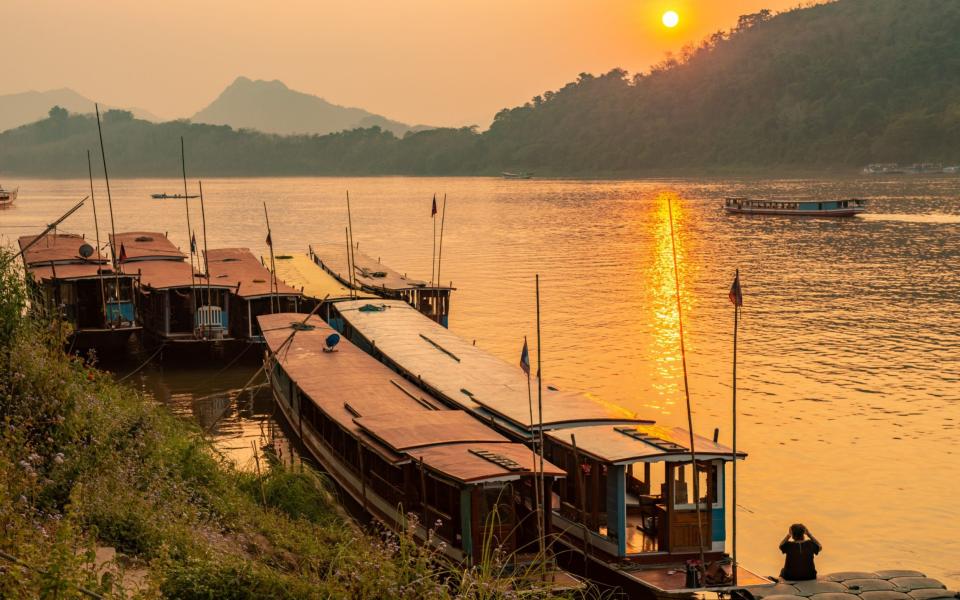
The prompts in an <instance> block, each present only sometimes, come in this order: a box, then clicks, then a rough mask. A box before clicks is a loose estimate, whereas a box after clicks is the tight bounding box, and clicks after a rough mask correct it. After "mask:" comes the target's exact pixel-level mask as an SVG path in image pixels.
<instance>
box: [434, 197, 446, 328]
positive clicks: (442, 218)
mask: <svg viewBox="0 0 960 600" xmlns="http://www.w3.org/2000/svg"><path fill="white" fill-rule="evenodd" d="M446 221H447V195H446V194H444V195H443V212H442V214H441V215H440V249H439V251H438V252H437V287H438V288H439V287H440V285H441V284H440V263H441V261H442V260H443V226H444V224H445V223H446ZM439 293H440V292H439V290H437V291H434V294H439ZM434 299H435V300H436V302H437V307H436V309H437V322H438V323H439V322H440V304H441V303H440V298H439V296H437V295H435V296H434Z"/></svg>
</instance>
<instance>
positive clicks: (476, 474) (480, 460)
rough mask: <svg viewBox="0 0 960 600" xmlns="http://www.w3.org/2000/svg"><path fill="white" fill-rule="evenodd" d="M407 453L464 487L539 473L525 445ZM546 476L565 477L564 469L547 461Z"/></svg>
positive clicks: (432, 448) (456, 447)
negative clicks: (461, 483) (465, 485)
mask: <svg viewBox="0 0 960 600" xmlns="http://www.w3.org/2000/svg"><path fill="white" fill-rule="evenodd" d="M408 453H409V454H410V456H412V457H413V458H415V459H417V460H420V459H423V464H424V465H426V466H428V467H430V468H432V469H434V470H436V471H440V472H442V473H445V474H447V475H449V476H450V477H452V478H454V479H456V480H457V481H462V482H464V483H470V482H474V481H484V480H490V479H496V478H499V477H508V476H517V475H531V474H533V473H535V472H536V467H535V466H534V459H533V452H532V451H531V450H530V448H527V447H526V446H524V445H522V444H511V443H500V444H476V443H466V444H448V445H443V446H428V447H425V448H416V449H414V450H410V451H409V452H408ZM543 474H544V475H546V476H547V477H565V476H566V473H564V471H563V469H561V468H560V467H557V466H555V465H553V464H552V463H550V462H549V461H546V460H545V461H543Z"/></svg>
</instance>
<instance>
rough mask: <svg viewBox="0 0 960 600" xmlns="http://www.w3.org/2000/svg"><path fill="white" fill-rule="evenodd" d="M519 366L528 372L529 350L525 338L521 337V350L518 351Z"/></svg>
mask: <svg viewBox="0 0 960 600" xmlns="http://www.w3.org/2000/svg"><path fill="white" fill-rule="evenodd" d="M520 368H521V369H523V372H524V373H526V374H527V375H529V374H530V351H529V350H528V349H527V338H523V350H521V351H520Z"/></svg>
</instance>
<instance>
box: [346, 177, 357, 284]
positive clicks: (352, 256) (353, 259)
mask: <svg viewBox="0 0 960 600" xmlns="http://www.w3.org/2000/svg"><path fill="white" fill-rule="evenodd" d="M347 233H348V236H349V240H350V241H349V242H348V246H349V250H350V253H349V254H350V261H349V265H348V266H349V268H350V285H351V287H356V285H357V272H356V269H357V256H356V254H355V253H354V248H353V213H352V212H351V211H350V190H347Z"/></svg>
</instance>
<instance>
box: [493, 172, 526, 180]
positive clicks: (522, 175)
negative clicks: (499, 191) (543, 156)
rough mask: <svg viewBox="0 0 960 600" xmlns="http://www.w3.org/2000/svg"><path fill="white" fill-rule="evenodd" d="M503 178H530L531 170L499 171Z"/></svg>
mask: <svg viewBox="0 0 960 600" xmlns="http://www.w3.org/2000/svg"><path fill="white" fill-rule="evenodd" d="M501 175H502V176H503V178H504V179H532V178H533V172H532V171H531V172H527V171H521V172H519V173H511V172H510V171H504V172H503V173H501Z"/></svg>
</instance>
